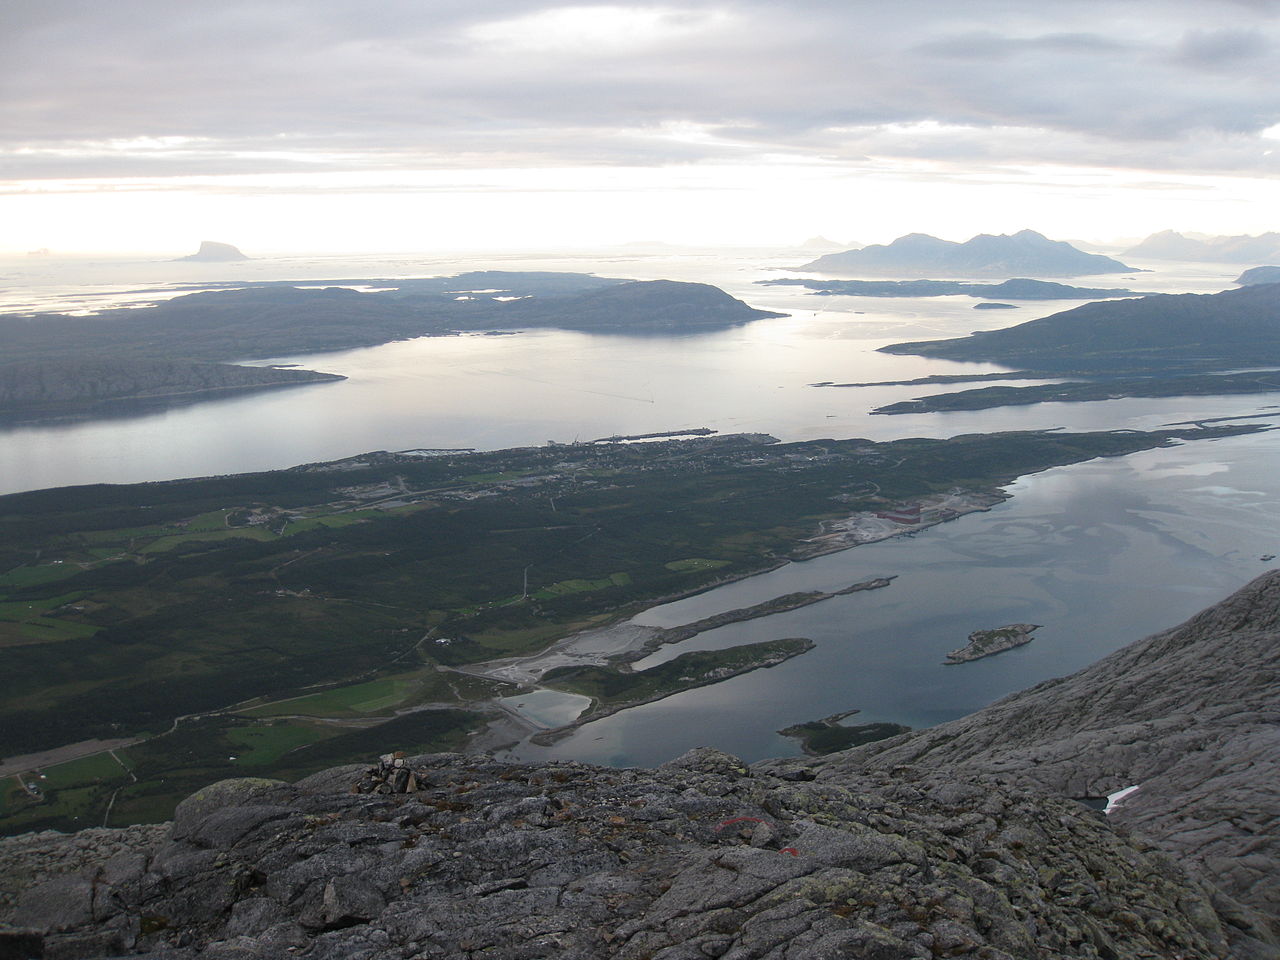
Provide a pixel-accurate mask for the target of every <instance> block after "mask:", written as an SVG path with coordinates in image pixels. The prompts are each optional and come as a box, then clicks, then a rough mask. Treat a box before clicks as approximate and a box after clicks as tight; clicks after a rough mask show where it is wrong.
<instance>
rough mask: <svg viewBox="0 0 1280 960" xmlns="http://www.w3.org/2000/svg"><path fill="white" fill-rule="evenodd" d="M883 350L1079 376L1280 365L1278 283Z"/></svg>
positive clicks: (1091, 307)
mask: <svg viewBox="0 0 1280 960" xmlns="http://www.w3.org/2000/svg"><path fill="white" fill-rule="evenodd" d="M880 349H881V350H882V351H884V352H885V353H897V354H910V355H914V356H926V357H945V358H947V359H950V360H985V361H992V362H996V363H1005V364H1009V365H1010V366H1018V367H1021V368H1022V369H1024V370H1040V371H1054V370H1071V371H1075V372H1078V373H1119V372H1138V371H1172V370H1183V371H1186V370H1222V369H1230V368H1232V367H1235V366H1239V365H1257V364H1271V363H1280V284H1257V285H1254V286H1246V287H1243V288H1241V289H1239V290H1226V291H1223V292H1222V293H1213V294H1193V293H1184V294H1176V295H1174V294H1161V295H1159V296H1154V297H1143V298H1142V299H1139V300H1110V301H1104V302H1099V303H1087V304H1085V305H1084V306H1081V307H1076V308H1075V309H1073V310H1064V311H1063V312H1061V313H1055V314H1053V315H1051V316H1048V317H1042V318H1041V319H1039V320H1032V321H1030V322H1028V323H1023V324H1019V325H1017V326H1014V327H1008V328H1006V329H1004V330H988V331H984V332H980V333H974V334H972V335H971V336H968V337H960V338H958V339H953V340H930V341H923V342H918V343H895V344H892V345H890V346H887V347H881V348H880Z"/></svg>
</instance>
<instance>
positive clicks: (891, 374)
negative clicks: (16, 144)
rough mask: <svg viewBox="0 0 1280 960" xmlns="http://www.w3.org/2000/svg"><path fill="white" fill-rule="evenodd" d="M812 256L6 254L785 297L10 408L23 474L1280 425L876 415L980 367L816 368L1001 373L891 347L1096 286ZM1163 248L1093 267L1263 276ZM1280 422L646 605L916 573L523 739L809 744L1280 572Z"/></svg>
mask: <svg viewBox="0 0 1280 960" xmlns="http://www.w3.org/2000/svg"><path fill="white" fill-rule="evenodd" d="M813 256H814V254H813V253H812V252H809V253H806V252H803V251H797V250H791V251H785V250H784V251H778V250H747V249H735V250H716V251H675V250H663V251H660V252H656V253H655V252H647V251H646V252H637V251H633V250H626V249H623V250H617V251H610V252H607V253H605V254H601V253H599V252H587V253H575V252H568V253H554V254H545V255H538V256H533V255H528V254H514V253H513V254H509V255H497V254H483V255H475V256H467V257H447V258H446V257H418V256H410V255H405V256H397V257H345V258H343V257H290V258H275V259H255V260H250V261H245V262H242V263H235V264H195V263H183V262H172V261H162V260H146V259H137V258H134V259H89V258H71V257H57V256H52V257H27V258H11V259H8V260H0V312H31V311H34V312H39V311H52V310H62V311H74V312H80V313H85V314H88V315H92V313H93V312H94V311H95V310H100V309H103V308H105V307H116V306H131V305H142V304H145V303H149V302H154V301H155V300H157V299H161V298H166V297H170V296H175V295H180V293H185V292H190V291H191V290H192V289H199V288H200V287H201V285H202V284H215V283H223V282H228V281H231V282H237V281H247V280H297V281H299V282H305V283H307V284H317V283H319V282H322V281H326V280H343V281H350V282H351V284H352V285H356V284H357V283H358V281H360V280H362V279H383V278H402V277H414V276H451V275H454V274H457V273H462V272H466V271H470V270H488V269H506V270H566V271H572V272H581V273H594V274H596V275H599V276H611V277H622V278H632V279H659V278H665V279H675V280H689V281H698V282H706V283H712V284H715V285H716V286H719V287H721V288H722V289H724V290H726V291H728V292H729V293H731V294H733V295H734V296H736V297H739V298H741V299H743V300H745V301H746V302H748V303H750V304H751V305H753V306H756V307H760V308H763V309H768V310H773V311H777V312H780V313H785V314H786V316H784V317H780V318H772V319H763V320H758V321H754V322H751V323H747V324H744V325H741V326H738V327H734V328H731V329H728V330H721V331H714V332H708V333H698V334H677V335H668V334H664V335H657V336H654V335H620V334H614V333H609V334H595V333H585V332H581V331H564V330H545V329H543V330H529V331H519V332H518V333H517V334H516V335H512V336H486V335H483V334H479V335H463V336H454V337H431V338H420V339H415V340H406V341H400V342H395V343H389V344H384V345H382V346H377V347H368V348H361V349H356V350H344V351H338V352H330V353H319V354H298V355H290V356H280V357H269V358H261V357H258V358H248V359H247V360H246V362H251V363H254V364H258V365H266V364H282V365H293V366H297V367H300V368H304V369H314V370H322V371H325V372H330V373H339V374H343V375H344V376H346V377H347V379H346V380H344V381H341V382H334V383H319V384H313V385H307V386H303V387H295V388H288V389H281V390H274V391H269V392H263V393H257V394H246V395H242V396H236V397H226V398H221V399H218V400H214V401H206V402H201V403H188V404H179V405H171V406H156V405H146V406H138V407H135V408H128V409H120V410H116V411H113V413H112V415H111V416H109V417H102V418H97V419H68V420H65V421H59V422H40V423H27V424H7V425H2V426H0V493H10V492H17V491H22V490H31V489H40V488H46V487H55V486H66V485H73V484H89V483H127V482H138V481H152V480H165V479H173V478H179V477H192V476H212V475H220V474H228V473H238V472H244V471H253V470H266V469H276V468H282V467H288V466H293V465H296V464H301V463H310V462H316V461H322V460H331V459H337V458H341V457H347V456H352V455H355V454H359V453H363V452H367V451H371V450H407V449H422V448H473V449H478V450H491V449H500V448H505V447H514V446H536V445H541V444H545V443H547V442H548V441H554V442H560V443H569V442H573V441H587V440H593V439H596V438H600V437H607V436H613V435H619V434H622V435H627V434H643V433H653V432H660V431H671V430H685V429H693V428H700V427H706V428H709V429H712V430H716V431H719V432H722V433H732V432H753V433H767V434H771V435H773V436H775V437H777V438H778V439H779V440H782V441H789V440H801V439H815V438H822V437H838V438H845V437H866V438H869V439H874V440H885V439H892V438H898V437H947V436H955V435H958V434H965V433H976V432H993V431H1000V430H1056V429H1066V430H1110V429H1154V428H1159V427H1161V426H1164V425H1166V424H1170V423H1183V422H1188V421H1203V420H1207V419H1216V418H1251V419H1249V420H1246V421H1243V422H1253V423H1259V424H1271V423H1273V422H1280V393H1275V394H1258V395H1250V396H1228V397H1189V398H1160V399H1126V400H1111V401H1102V402H1092V403H1042V404H1035V405H1031V406H1025V407H1010V408H1003V409H995V410H985V411H964V412H953V413H934V414H913V415H902V416H883V415H877V414H874V413H873V412H872V411H873V410H874V408H876V407H879V406H882V405H884V404H888V403H892V402H895V401H898V400H904V399H909V398H911V397H915V396H920V395H921V394H923V393H925V392H941V391H944V390H952V389H963V388H964V385H962V384H961V385H955V386H937V387H931V388H922V387H920V386H909V385H898V386H860V387H832V386H816V384H822V383H875V382H882V381H898V380H909V379H913V378H918V377H924V376H929V375H932V374H956V373H1000V372H1004V371H1003V368H1001V367H999V366H998V365H994V364H979V363H956V362H952V361H945V360H935V359H925V358H920V357H908V356H891V355H889V354H883V353H878V352H877V348H878V347H880V346H883V345H885V344H888V343H895V342H900V341H904V340H922V339H936V338H941V337H953V336H962V335H964V334H967V333H969V332H971V331H974V330H980V329H992V328H997V327H1003V326H1009V325H1012V324H1015V323H1021V322H1025V321H1027V320H1031V319H1035V318H1038V317H1041V316H1046V315H1048V314H1050V313H1056V312H1058V311H1061V310H1065V309H1069V308H1071V307H1074V306H1077V305H1079V303H1080V302H1082V301H1050V302H1022V303H1019V305H1018V308H1017V309H1014V310H975V309H974V304H975V303H977V302H979V301H977V300H974V299H972V298H969V297H963V296H953V297H934V298H895V299H884V298H869V297H846V296H814V295H812V294H810V293H809V292H808V291H806V290H804V289H803V288H801V287H796V286H762V285H760V284H759V283H758V281H760V280H767V279H775V278H787V277H801V276H806V275H810V274H807V273H806V272H805V271H803V270H799V269H797V268H798V267H799V265H800V264H802V263H803V262H805V261H806V260H808V259H812V257H813ZM1139 266H1141V267H1144V268H1147V269H1145V270H1144V271H1143V272H1135V273H1133V274H1131V275H1130V274H1124V275H1116V276H1114V277H1111V276H1109V277H1093V278H1086V279H1083V280H1078V281H1076V282H1078V283H1080V284H1083V285H1089V286H1115V287H1127V288H1130V289H1134V290H1141V291H1152V292H1170V293H1184V292H1185V293H1211V292H1216V291H1218V290H1223V289H1228V288H1231V287H1232V286H1233V283H1232V281H1233V280H1234V278H1235V277H1236V276H1237V275H1238V273H1239V270H1240V268H1239V267H1238V266H1232V265H1221V264H1219V265H1214V264H1185V263H1155V262H1152V263H1143V264H1140V265H1139ZM179 288H181V289H179ZM32 322H39V320H38V317H37V318H36V319H35V320H33V321H32ZM997 382H1006V381H997ZM1007 382H1010V383H1018V382H1022V381H1013V380H1010V381H1007ZM1272 418H1274V421H1273V419H1272ZM1276 436H1277V435H1276V434H1273V433H1260V434H1254V435H1248V436H1241V437H1233V438H1226V439H1221V440H1213V441H1197V442H1193V443H1186V444H1181V445H1177V446H1173V447H1168V448H1163V449H1159V450H1151V451H1145V452H1142V453H1137V454H1132V455H1129V456H1124V457H1117V458H1104V459H1097V460H1093V461H1089V462H1087V463H1081V464H1075V465H1072V466H1067V467H1061V468H1055V469H1051V470H1047V471H1044V472H1042V473H1039V474H1035V475H1032V476H1027V477H1023V478H1021V479H1019V480H1017V481H1016V482H1014V483H1012V484H1010V485H1009V487H1008V492H1009V493H1011V494H1012V497H1011V499H1009V500H1008V501H1006V502H1004V503H1002V504H999V505H997V506H996V507H994V508H993V509H992V510H990V511H989V512H985V513H978V514H971V515H968V516H966V517H963V518H961V519H958V520H955V521H953V522H950V523H946V524H942V525H939V526H935V527H931V528H929V529H926V530H921V531H918V532H916V533H913V534H911V535H909V536H904V537H900V538H895V539H893V540H889V541H884V542H881V543H876V544H868V545H864V546H861V547H857V548H855V549H853V550H849V551H845V552H843V553H838V554H833V555H829V556H826V557H821V558H817V559H814V560H809V561H805V562H801V563H792V564H788V565H786V566H784V567H782V568H780V569H778V570H775V571H773V572H771V573H767V574H763V575H760V576H757V577H753V578H750V579H747V580H743V581H739V582H736V583H733V584H729V585H726V586H722V587H719V588H717V589H714V590H711V591H708V592H706V593H703V594H700V595H698V596H695V597H691V598H687V599H684V600H681V601H678V602H676V603H673V604H668V605H665V606H660V607H656V608H653V609H651V610H648V611H646V612H645V613H643V614H641V615H640V616H639V617H638V618H637V620H638V622H642V623H652V624H661V625H674V624H678V623H685V622H689V621H692V620H695V619H698V618H700V617H703V616H707V615H709V614H711V613H716V612H720V611H723V610H728V609H733V608H735V607H742V606H747V605H750V604H752V603H757V602H760V601H762V600H765V599H768V598H770V597H773V596H777V595H780V594H783V593H788V592H791V591H794V590H802V589H828V590H829V589H838V588H840V587H843V586H847V585H848V584H851V583H854V582H856V581H859V580H866V579H870V578H872V577H878V576H893V577H895V578H896V579H894V581H893V583H892V585H891V586H889V587H887V588H885V589H882V590H875V591H869V592H862V593H855V594H851V595H848V596H843V597H837V598H834V599H831V600H827V601H825V602H823V603H820V604H816V605H813V606H809V607H804V608H802V609H800V610H796V611H792V612H790V613H787V614H779V615H776V616H773V617H768V618H763V619H760V620H755V621H750V622H748V623H741V624H734V625H731V626H729V627H724V628H721V629H720V630H716V631H711V632H708V633H706V634H702V635H700V636H698V637H695V638H693V639H691V640H689V641H686V642H685V643H683V644H678V645H674V646H672V647H668V648H664V649H663V650H662V651H661V652H660V653H659V654H658V655H657V658H666V657H671V656H676V655H678V654H680V653H682V652H685V651H687V650H691V649H704V648H708V647H718V646H727V645H733V644H736V643H745V642H751V641H756V640H765V639H772V638H776V637H783V636H807V637H810V638H811V639H813V640H814V641H816V642H817V646H816V648H815V649H814V650H812V651H811V652H809V653H807V654H805V655H803V656H800V657H797V658H794V659H792V660H790V661H788V662H786V663H784V664H782V665H780V666H777V667H773V668H770V669H767V670H759V671H756V672H753V673H750V674H747V675H744V676H742V677H738V678H735V679H733V680H730V681H727V682H724V683H720V684H716V685H714V686H710V687H703V688H699V689H697V690H693V691H689V692H687V693H684V694H680V695H677V696H673V697H669V698H666V699H664V700H661V701H658V702H656V703H653V704H649V705H646V706H641V707H636V708H633V709H631V710H627V711H624V712H622V713H620V714H616V715H614V716H613V717H609V718H606V719H604V720H600V721H596V722H594V723H590V724H587V725H585V726H583V727H581V728H580V729H579V730H578V731H577V732H576V733H575V734H574V735H573V736H571V737H569V738H567V739H565V740H562V741H560V742H559V743H558V744H556V745H555V746H553V747H545V748H537V747H531V746H528V745H524V746H520V747H518V748H515V749H514V750H512V751H511V753H510V755H511V756H514V757H518V758H527V759H535V758H545V757H549V756H554V757H561V758H576V759H582V760H589V761H593V762H600V763H607V764H613V765H627V764H653V763H660V762H663V761H665V760H668V759H671V758H672V757H674V756H677V755H679V754H680V753H681V752H683V751H684V750H686V749H689V748H691V747H693V746H699V745H712V746H716V747H719V748H721V749H725V750H728V751H730V752H733V753H736V754H738V755H740V756H742V757H744V758H745V759H748V760H755V759H759V758H762V757H766V756H778V755H786V754H792V753H795V752H796V750H797V749H798V748H797V746H796V744H795V743H794V742H793V741H791V740H789V739H786V738H783V737H782V736H780V735H779V734H778V733H777V731H778V730H779V729H781V728H783V727H785V726H789V725H791V724H794V723H798V722H803V721H806V720H812V719H817V718H820V717H823V716H827V715H830V714H834V713H837V712H843V711H847V710H853V709H857V710H859V711H861V712H860V713H859V714H857V715H855V716H854V717H853V718H851V719H850V720H848V721H847V722H849V723H858V722H872V721H893V722H898V723H905V724H908V725H911V726H915V727H920V726H928V725H932V724H935V723H939V722H942V721H944V720H948V719H952V718H954V717H958V716H961V715H964V714H966V713H969V712H971V711H972V710H974V709H976V708H978V707H981V706H983V705H985V704H986V703H989V702H991V701H992V700H994V699H997V698H999V697H1001V696H1003V695H1005V694H1007V693H1010V692H1013V691H1015V690H1019V689H1022V688H1025V687H1027V686H1029V685H1031V684H1033V683H1035V682H1038V681H1040V680H1044V679H1047V678H1049V677H1054V676H1061V675H1063V674H1065V673H1069V672H1071V671H1073V670H1076V669H1079V668H1080V667H1082V666H1085V665H1087V664H1089V663H1092V662H1094V661H1095V660H1097V659H1099V658H1100V657H1102V656H1105V655H1106V654H1108V653H1110V652H1112V651H1114V650H1116V649H1117V648H1119V647H1120V646H1123V645H1125V644H1127V643H1129V642H1131V641H1133V640H1136V639H1138V638H1140V637H1142V636H1145V635H1147V634H1149V633H1151V632H1154V631H1157V630H1161V629H1165V628H1168V627H1171V626H1173V625H1175V624H1177V623H1178V622H1180V621H1181V620H1183V619H1185V618H1186V617H1188V616H1190V615H1191V614H1193V613H1195V612H1196V611H1197V610H1199V609H1201V608H1203V607H1204V606H1207V605H1208V604H1211V603H1213V602H1215V601H1217V600H1219V599H1221V598H1222V597H1224V596H1226V595H1227V594H1228V593H1230V592H1231V591H1233V590H1234V589H1236V588H1238V587H1239V586H1242V585H1243V584H1245V583H1247V582H1248V581H1249V580H1251V579H1252V578H1253V577H1255V576H1257V575H1259V574H1261V573H1262V572H1264V571H1265V570H1267V569H1268V568H1269V567H1271V566H1274V565H1275V561H1274V558H1273V555H1275V554H1280V509H1277V507H1278V506H1280V442H1277V440H1276ZM1013 622H1030V623H1036V624H1039V625H1040V629H1039V630H1038V631H1036V633H1035V639H1034V640H1033V641H1032V643H1030V644H1028V645H1026V646H1023V647H1020V648H1017V649H1015V650H1011V651H1008V652H1005V653H1002V654H999V655H998V656H994V657H989V658H986V659H983V660H978V661H973V662H970V663H966V664H960V665H945V666H944V665H943V664H942V660H943V658H944V656H945V654H946V652H947V651H949V650H953V649H955V648H957V647H960V646H962V645H963V644H964V642H965V639H966V637H967V635H968V634H969V633H970V632H971V631H973V630H978V629H987V628H991V627H997V626H1001V625H1004V624H1006V623H1013ZM654 662H656V660H655V661H654ZM549 699H550V700H554V699H555V698H554V697H551V698H549ZM547 700H548V698H547V697H540V698H539V700H538V704H539V709H540V710H542V711H544V713H546V712H548V711H549V713H550V714H552V715H554V714H555V713H556V705H555V704H554V703H549V702H544V701H547Z"/></svg>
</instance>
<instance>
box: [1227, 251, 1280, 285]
mask: <svg viewBox="0 0 1280 960" xmlns="http://www.w3.org/2000/svg"><path fill="white" fill-rule="evenodd" d="M1278 259H1280V258H1278ZM1236 283H1238V284H1240V285H1241V286H1246V287H1247V286H1252V285H1253V284H1256V283H1280V267H1274V266H1265V267H1250V268H1249V269H1248V270H1246V271H1245V272H1244V273H1242V274H1240V276H1238V277H1236Z"/></svg>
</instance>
